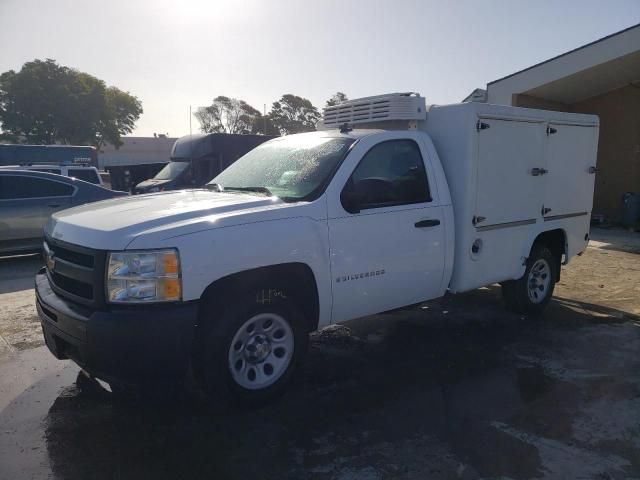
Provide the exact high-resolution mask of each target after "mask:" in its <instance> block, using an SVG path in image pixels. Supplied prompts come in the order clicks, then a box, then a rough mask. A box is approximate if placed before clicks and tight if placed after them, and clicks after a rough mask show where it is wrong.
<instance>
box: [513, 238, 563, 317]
mask: <svg viewBox="0 0 640 480" xmlns="http://www.w3.org/2000/svg"><path fill="white" fill-rule="evenodd" d="M557 265H558V261H557V259H556V258H555V257H554V256H553V253H552V252H551V250H549V248H547V247H546V246H545V245H534V246H533V248H532V249H531V255H529V258H528V260H527V268H526V270H525V272H524V275H523V276H522V277H521V278H520V279H518V280H511V281H508V282H504V283H503V284H502V295H503V297H504V299H505V302H506V303H507V306H508V307H509V308H511V309H512V310H514V311H516V312H519V313H540V312H542V310H544V308H545V307H546V306H547V304H548V303H549V301H550V300H551V296H552V295H553V289H554V287H555V284H556V278H557V271H556V269H557Z"/></svg>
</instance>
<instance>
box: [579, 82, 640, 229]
mask: <svg viewBox="0 0 640 480" xmlns="http://www.w3.org/2000/svg"><path fill="white" fill-rule="evenodd" d="M571 111H573V112H577V113H594V114H596V115H598V116H599V117H600V139H599V142H598V172H597V173H596V189H595V196H594V206H593V213H604V214H605V215H606V216H607V217H608V218H611V219H614V220H619V219H620V217H621V213H622V195H623V194H624V193H625V192H636V193H640V87H637V86H632V85H629V86H627V87H623V88H620V89H618V90H613V91H611V92H608V93H606V94H604V95H599V96H597V97H593V98H590V99H588V100H584V101H582V102H579V103H576V104H574V105H571Z"/></svg>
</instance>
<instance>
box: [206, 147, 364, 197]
mask: <svg viewBox="0 0 640 480" xmlns="http://www.w3.org/2000/svg"><path fill="white" fill-rule="evenodd" d="M353 142H354V140H353V139H352V138H344V137H338V138H329V137H320V136H318V135H316V134H301V135H292V136H289V137H282V138H277V139H275V140H271V141H269V142H267V143H263V144H262V145H260V146H258V147H256V148H254V149H253V150H251V151H250V152H249V153H247V154H246V155H244V156H243V157H241V158H239V159H238V160H237V161H236V162H235V163H233V164H232V165H231V166H230V167H229V168H227V169H226V170H224V171H223V172H222V173H220V174H219V175H218V176H217V177H215V178H214V179H213V180H211V182H210V185H213V184H215V185H216V187H217V188H222V189H228V190H229V191H233V190H234V189H237V190H240V191H248V192H251V191H255V192H260V191H268V192H270V193H272V194H273V195H276V196H278V197H280V198H282V199H283V200H289V201H296V200H302V199H304V198H305V197H307V196H309V195H310V194H312V193H313V192H314V191H316V189H318V188H320V187H321V186H322V185H324V183H325V182H326V181H327V180H328V179H329V177H330V176H331V175H332V174H333V172H334V171H335V168H336V167H337V166H338V164H339V163H340V162H341V161H342V159H343V158H344V156H345V155H346V153H347V151H348V149H349V146H350V145H351V144H352V143H353Z"/></svg>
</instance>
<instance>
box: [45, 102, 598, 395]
mask: <svg viewBox="0 0 640 480" xmlns="http://www.w3.org/2000/svg"><path fill="white" fill-rule="evenodd" d="M323 122H324V126H323V130H321V131H317V132H313V133H304V134H298V135H290V136H286V137H281V138H277V139H274V140H271V141H269V142H266V143H264V144H262V145H260V146H259V147H257V148H255V149H254V150H252V151H250V152H249V153H248V154H246V155H245V156H244V157H242V158H240V159H239V160H238V161H237V162H236V163H234V164H233V165H231V166H230V167H229V168H228V169H226V170H225V171H223V172H222V173H221V174H220V175H218V176H217V177H216V178H214V179H213V180H212V182H211V183H210V184H209V185H208V186H207V188H205V189H198V190H183V191H174V192H162V193H155V194H148V195H142V196H135V197H127V198H122V199H116V200H109V201H105V202H99V203H94V204H91V205H87V206H81V207H77V208H72V209H70V210H66V211H63V212H60V213H56V214H55V215H54V216H53V217H52V219H51V221H50V223H49V224H48V225H47V227H46V229H45V234H46V242H45V246H44V247H45V252H46V255H47V265H46V268H43V269H42V270H41V271H40V272H39V273H38V275H37V277H36V287H37V288H36V291H37V308H38V312H39V315H40V318H41V321H42V326H43V330H44V335H45V339H46V343H47V345H48V346H49V348H50V350H51V351H52V352H53V353H54V355H55V356H56V357H57V358H71V359H73V360H74V361H75V362H77V363H78V364H79V365H80V366H82V367H83V368H84V369H85V370H86V371H88V372H89V373H91V374H92V375H95V376H96V377H97V378H101V379H103V380H105V381H107V382H109V383H110V384H111V386H112V387H113V388H114V389H116V390H121V389H125V388H135V387H136V386H141V385H142V386H145V385H150V384H151V383H156V382H167V383H168V384H169V383H170V384H174V383H175V382H176V381H180V380H182V379H184V377H185V375H186V373H187V372H194V373H195V378H197V379H198V380H199V381H200V382H201V385H202V386H203V387H204V389H205V390H206V391H208V392H211V393H215V394H225V395H226V394H231V397H230V398H235V399H239V400H243V401H250V402H258V403H259V402H262V401H265V400H266V399H268V398H270V397H272V396H274V395H276V394H278V393H280V392H281V391H282V390H283V389H284V387H285V386H286V385H287V383H288V382H289V380H290V379H291V376H292V373H293V372H294V370H295V368H296V365H298V364H299V363H300V361H301V360H302V358H303V356H304V354H305V350H306V347H307V339H308V334H309V332H312V331H314V330H316V329H319V328H322V327H324V326H326V325H329V324H332V323H338V322H344V321H347V320H350V319H353V318H356V317H362V316H367V315H371V314H375V313H378V312H383V311H387V310H391V309H396V308H399V307H403V306H407V305H412V304H417V303H420V302H424V301H426V300H430V299H434V298H437V297H441V296H443V295H444V294H445V293H447V292H452V293H456V292H464V291H467V290H471V289H475V288H478V287H481V286H485V285H489V284H493V283H501V284H502V289H503V293H504V297H505V300H506V303H507V305H508V306H510V307H511V308H513V309H515V310H517V311H520V312H528V313H538V312H540V311H541V310H542V309H543V308H544V307H545V305H546V304H547V303H548V302H549V299H550V297H551V295H552V292H553V288H554V284H555V282H556V281H557V280H558V278H559V276H560V265H561V263H566V262H568V261H569V259H571V257H573V256H574V255H576V254H580V253H581V252H582V251H584V249H585V248H586V246H587V243H588V236H589V220H590V212H591V206H592V197H593V185H594V173H595V164H596V148H597V139H598V118H597V117H595V116H591V115H578V114H570V113H560V112H551V111H541V110H531V109H522V108H514V107H507V106H497V105H487V104H479V103H467V104H460V105H448V106H431V107H429V108H427V107H426V105H425V100H424V98H422V97H420V96H417V95H416V94H390V95H382V96H377V97H368V98H363V99H359V100H354V101H349V102H345V103H342V104H340V105H338V106H336V107H331V108H327V109H326V110H325V112H324V120H323Z"/></svg>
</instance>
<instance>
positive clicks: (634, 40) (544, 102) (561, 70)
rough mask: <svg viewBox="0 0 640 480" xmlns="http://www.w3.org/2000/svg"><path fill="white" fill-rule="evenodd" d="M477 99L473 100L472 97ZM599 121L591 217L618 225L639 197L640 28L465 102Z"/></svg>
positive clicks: (502, 82) (508, 80) (494, 86)
mask: <svg viewBox="0 0 640 480" xmlns="http://www.w3.org/2000/svg"><path fill="white" fill-rule="evenodd" d="M474 94H475V95H474ZM477 98H480V100H479V101H486V102H488V103H496V104H503V105H514V106H519V107H531V108H541V109H549V110H561V111H566V112H576V113H592V114H596V115H598V116H599V117H600V139H599V144H598V171H597V174H596V187H595V197H594V206H593V213H594V214H597V213H600V214H604V215H605V216H606V217H607V218H609V219H612V220H618V219H619V218H620V215H621V212H622V196H623V195H624V193H625V192H638V193H640V24H639V25H636V26H633V27H630V28H627V29H625V30H622V31H620V32H618V33H614V34H613V35H609V36H608V37H604V38H601V39H599V40H596V41H594V42H592V43H589V44H587V45H584V46H582V47H579V48H576V49H575V50H571V51H570V52H567V53H564V54H562V55H559V56H557V57H554V58H551V59H549V60H546V61H544V62H542V63H539V64H537V65H533V66H532V67H529V68H526V69H524V70H521V71H519V72H516V73H513V74H511V75H508V76H506V77H504V78H500V79H498V80H494V81H493V82H490V83H489V84H488V85H487V92H486V100H485V99H482V98H481V95H479V94H478V90H476V91H474V92H473V93H472V94H471V95H470V96H469V97H467V101H478V100H476V99H477Z"/></svg>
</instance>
